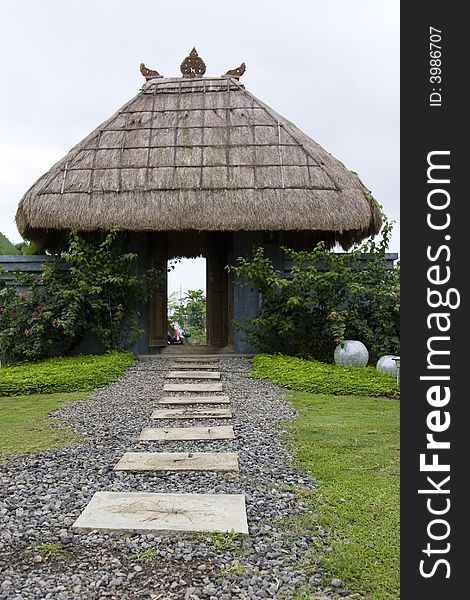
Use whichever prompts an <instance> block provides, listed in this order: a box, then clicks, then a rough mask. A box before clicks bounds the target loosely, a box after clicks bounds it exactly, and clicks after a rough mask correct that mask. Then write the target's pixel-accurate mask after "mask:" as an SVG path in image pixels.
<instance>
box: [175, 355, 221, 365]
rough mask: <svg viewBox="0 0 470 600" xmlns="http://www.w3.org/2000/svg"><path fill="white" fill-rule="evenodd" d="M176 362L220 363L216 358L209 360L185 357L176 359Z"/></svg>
mask: <svg viewBox="0 0 470 600" xmlns="http://www.w3.org/2000/svg"><path fill="white" fill-rule="evenodd" d="M174 361H175V362H178V363H181V362H183V363H194V362H203V363H214V364H215V363H218V362H219V361H218V360H217V359H216V358H209V357H204V356H184V357H180V358H175V359H174Z"/></svg>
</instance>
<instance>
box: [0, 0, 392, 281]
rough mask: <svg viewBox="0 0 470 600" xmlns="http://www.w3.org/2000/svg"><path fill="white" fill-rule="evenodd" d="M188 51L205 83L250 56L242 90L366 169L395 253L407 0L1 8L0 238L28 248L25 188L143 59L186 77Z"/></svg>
mask: <svg viewBox="0 0 470 600" xmlns="http://www.w3.org/2000/svg"><path fill="white" fill-rule="evenodd" d="M193 46H196V48H197V50H198V52H199V55H200V56H201V57H202V58H203V59H204V61H205V63H206V65H207V71H206V75H217V76H218V75H220V74H221V73H225V71H227V70H228V69H231V68H234V67H237V66H238V65H239V64H240V63H241V62H242V61H245V62H246V65H247V70H246V73H245V75H244V76H243V79H242V82H243V83H244V85H245V86H246V87H247V89H249V90H250V91H251V92H252V93H254V94H255V95H256V96H257V97H258V98H260V99H261V100H262V101H264V102H266V103H267V104H269V105H270V106H271V107H272V108H273V109H274V110H276V111H277V112H279V113H281V114H282V115H283V116H284V117H286V118H288V119H289V120H291V121H293V122H294V123H295V124H296V125H297V126H298V127H300V129H302V130H303V131H304V132H305V133H306V134H308V135H309V136H310V137H312V138H313V139H315V140H316V141H317V142H318V143H319V144H321V145H322V146H323V147H324V148H325V149H326V150H328V151H329V152H331V153H332V154H333V155H334V156H336V158H338V159H339V160H341V161H342V162H343V163H344V164H345V165H346V166H347V167H348V168H350V169H351V170H353V171H356V172H357V173H358V174H359V176H360V177H361V179H362V181H363V182H364V184H365V185H366V186H367V187H368V188H369V189H370V190H371V191H372V193H373V195H374V196H375V198H376V199H377V200H378V201H379V202H380V203H381V204H382V205H383V207H384V210H385V212H386V214H387V215H388V216H389V217H390V218H392V219H394V220H396V221H397V225H396V227H395V233H394V237H393V240H392V245H391V248H390V249H391V251H395V252H398V251H399V226H398V220H399V0H380V1H377V0H328V1H326V0H321V1H320V0H290V1H289V2H286V1H285V0H236V1H231V2H226V1H224V0H199V1H197V0H191V1H190V0H171V1H170V2H169V1H168V0H165V1H163V0H80V1H79V2H77V1H76V0H74V1H71V0H40V1H38V0H15V1H14V2H6V1H2V2H1V3H0V78H1V79H0V81H1V93H0V231H1V232H2V233H4V234H5V235H6V236H7V237H8V238H9V239H10V240H11V241H12V242H14V243H16V242H18V241H20V240H21V237H20V235H19V233H18V231H17V229H16V226H15V223H14V216H15V212H16V207H17V204H18V202H19V200H20V199H21V197H22V196H23V194H24V193H25V192H26V190H27V189H28V188H29V187H30V186H31V185H32V184H33V183H34V182H35V181H36V179H37V178H38V177H39V176H40V175H42V174H43V173H44V172H45V171H47V170H48V169H49V168H50V167H51V166H52V165H53V164H54V163H55V162H56V161H57V160H59V159H60V158H62V156H64V155H65V154H66V152H67V151H68V150H69V149H70V148H71V147H72V146H74V145H75V144H76V143H78V142H79V141H80V140H82V139H83V138H84V137H85V136H86V135H87V134H88V133H89V132H90V131H91V130H92V129H94V128H96V127H97V126H98V125H99V124H100V123H101V122H103V121H104V120H105V119H107V118H108V117H109V116H110V115H111V114H113V113H114V112H115V110H116V109H117V108H119V107H120V106H121V105H122V104H124V103H125V102H126V101H127V100H129V99H130V98H131V97H133V96H135V94H136V93H137V92H138V91H139V88H140V87H141V85H142V83H143V78H142V76H141V74H140V72H139V65H140V63H141V62H144V63H145V64H146V65H147V66H148V67H150V68H154V69H157V70H158V71H159V72H160V73H162V74H163V75H165V76H180V71H179V65H180V63H181V61H182V59H183V58H184V57H185V56H186V55H187V54H188V53H189V51H190V50H191V48H192V47H193ZM191 270H192V271H194V268H191ZM196 270H197V269H196ZM186 272H188V271H186ZM173 279H174V278H173ZM172 286H173V288H174V289H179V283H178V282H177V281H175V282H174V283H173V284H172ZM185 287H186V286H185ZM189 287H193V286H189Z"/></svg>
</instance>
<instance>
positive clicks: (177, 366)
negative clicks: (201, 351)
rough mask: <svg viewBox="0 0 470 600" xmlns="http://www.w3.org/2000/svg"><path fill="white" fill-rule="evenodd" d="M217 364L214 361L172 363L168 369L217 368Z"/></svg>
mask: <svg viewBox="0 0 470 600" xmlns="http://www.w3.org/2000/svg"><path fill="white" fill-rule="evenodd" d="M218 366H219V365H216V364H215V363H214V364H211V363H206V364H204V363H193V362H190V363H173V364H171V365H170V369H196V370H197V371H199V370H200V369H217V367H218Z"/></svg>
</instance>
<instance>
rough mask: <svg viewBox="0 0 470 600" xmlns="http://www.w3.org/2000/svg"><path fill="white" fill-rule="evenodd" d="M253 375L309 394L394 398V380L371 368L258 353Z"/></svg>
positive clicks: (396, 389) (396, 395) (395, 391)
mask: <svg viewBox="0 0 470 600" xmlns="http://www.w3.org/2000/svg"><path fill="white" fill-rule="evenodd" d="M253 376H254V377H257V378H259V379H270V380H271V381H273V382H274V383H277V384H278V385H282V386H283V387H286V388H289V389H291V390H296V391H299V392H310V393H312V394H335V395H358V396H387V397H390V398H397V397H398V395H399V386H398V385H397V383H396V381H395V379H394V378H393V377H390V376H388V375H383V374H382V373H379V372H378V371H377V370H376V369H375V368H374V367H362V368H357V367H340V366H338V365H333V364H326V363H322V362H319V361H316V360H304V359H302V358H295V357H293V356H283V355H280V354H278V355H271V354H258V355H256V356H255V357H254V359H253Z"/></svg>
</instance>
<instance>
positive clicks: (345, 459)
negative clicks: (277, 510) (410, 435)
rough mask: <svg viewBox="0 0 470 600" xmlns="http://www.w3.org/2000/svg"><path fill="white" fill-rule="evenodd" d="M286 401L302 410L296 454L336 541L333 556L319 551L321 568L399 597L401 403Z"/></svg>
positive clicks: (293, 432) (364, 590)
mask: <svg viewBox="0 0 470 600" xmlns="http://www.w3.org/2000/svg"><path fill="white" fill-rule="evenodd" d="M289 399H290V401H291V402H292V404H293V406H294V407H295V409H296V410H297V411H298V412H299V418H298V419H297V420H296V421H294V422H292V423H290V424H289V425H288V431H289V434H290V439H291V440H292V444H293V448H294V450H295V453H296V456H297V458H298V460H299V463H300V464H301V466H303V467H304V468H305V469H306V470H308V471H309V472H310V473H311V474H312V476H313V478H314V479H315V481H316V483H317V484H318V488H317V490H315V491H314V492H313V493H312V494H311V495H310V497H309V498H308V503H309V504H311V507H312V511H313V512H314V513H315V515H316V518H317V519H318V524H319V525H320V526H321V527H322V528H324V529H325V530H327V531H329V532H330V533H331V534H333V536H334V541H333V543H332V544H331V546H332V548H333V550H332V551H329V552H327V551H324V547H323V549H322V546H321V545H320V554H321V558H322V566H323V569H324V570H325V572H326V573H327V574H328V576H330V577H338V578H339V579H342V580H343V582H344V583H345V585H346V587H347V589H348V590H349V591H351V592H356V593H359V594H361V595H362V596H364V597H366V598H371V599H374V600H390V599H398V598H399V597H400V593H399V557H400V554H399V457H400V453H399V402H398V401H397V400H390V399H386V398H370V397H357V396H333V395H322V394H309V393H302V392H294V393H291V394H290V395H289ZM328 543H329V542H328ZM307 567H308V565H307ZM312 568H314V565H312Z"/></svg>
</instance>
